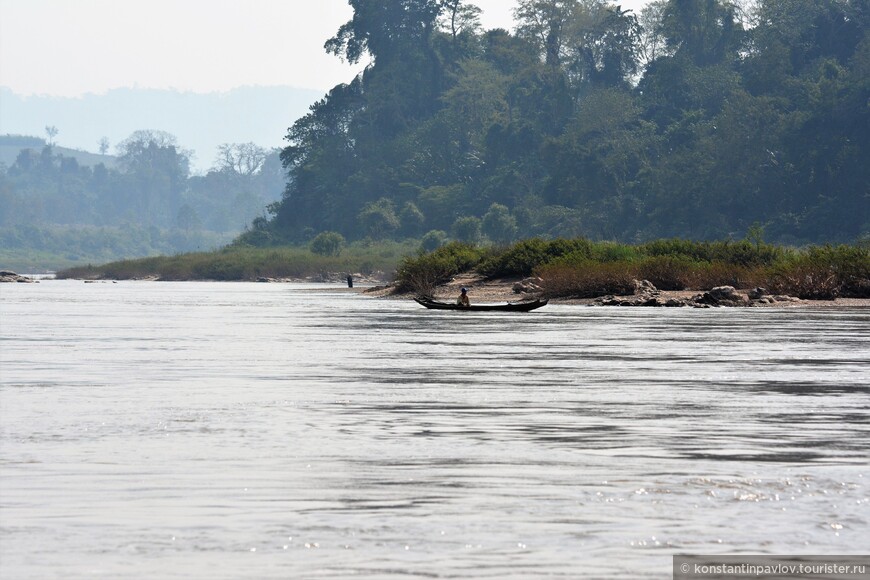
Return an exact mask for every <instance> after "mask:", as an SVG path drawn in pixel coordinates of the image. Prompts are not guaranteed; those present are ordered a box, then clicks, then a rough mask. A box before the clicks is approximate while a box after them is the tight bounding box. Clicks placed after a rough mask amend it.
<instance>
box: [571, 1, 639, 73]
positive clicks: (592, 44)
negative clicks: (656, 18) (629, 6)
mask: <svg viewBox="0 0 870 580" xmlns="http://www.w3.org/2000/svg"><path fill="white" fill-rule="evenodd" d="M640 39H641V28H640V24H639V23H638V20H637V17H636V16H635V15H634V14H633V13H632V12H631V11H630V10H622V9H621V8H620V7H619V6H616V7H612V6H609V5H607V4H605V3H604V2H602V1H594V2H588V3H586V4H584V5H583V6H582V7H581V8H580V9H578V10H576V11H575V16H574V18H573V20H572V21H571V23H570V26H569V29H568V39H567V40H566V45H567V50H566V52H567V57H566V59H567V60H568V70H569V74H570V75H571V76H572V77H574V79H575V81H574V84H575V85H577V84H581V85H582V84H583V83H590V84H594V85H599V86H601V85H603V86H609V87H619V86H628V85H629V82H630V81H631V79H632V78H633V77H634V75H635V74H637V71H638V68H639V63H640Z"/></svg>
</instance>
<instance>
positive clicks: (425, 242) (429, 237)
mask: <svg viewBox="0 0 870 580" xmlns="http://www.w3.org/2000/svg"><path fill="white" fill-rule="evenodd" d="M446 243H447V232H445V231H442V230H430V231H428V232H426V235H424V236H423V238H422V239H421V240H420V249H421V250H423V251H424V252H434V251H435V250H437V249H438V248H440V247H441V246H443V245H444V244H446Z"/></svg>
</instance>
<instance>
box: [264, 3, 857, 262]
mask: <svg viewBox="0 0 870 580" xmlns="http://www.w3.org/2000/svg"><path fill="white" fill-rule="evenodd" d="M461 4H462V3H460V2H454V1H450V2H438V1H436V0H401V1H397V2H376V1H374V0H353V1H352V2H351V5H352V7H353V9H354V15H353V18H352V20H351V21H349V22H348V23H347V24H345V25H344V26H342V27H341V28H340V29H339V30H338V32H337V34H336V35H335V37H334V38H333V39H331V40H330V41H328V43H327V49H328V50H329V51H330V52H333V53H335V54H338V55H341V56H343V57H344V58H347V59H349V60H350V61H352V62H353V61H356V60H357V59H359V58H361V57H362V56H363V55H364V54H365V53H368V54H369V55H370V56H372V57H373V62H372V64H371V66H369V67H368V68H367V69H366V71H365V72H364V73H362V74H361V75H359V76H358V77H357V78H355V79H354V80H353V81H352V82H351V83H349V84H347V85H339V86H337V87H335V88H334V89H333V90H332V91H330V93H329V94H328V95H327V97H326V98H325V99H324V100H323V101H321V102H318V103H316V104H315V105H314V106H313V107H312V109H311V113H310V114H309V115H308V116H306V117H305V118H304V119H300V120H299V121H298V122H297V123H296V124H294V126H293V127H292V128H291V130H290V133H289V134H288V140H289V142H290V146H288V147H287V148H286V149H285V150H284V152H283V153H282V159H283V160H284V162H285V167H286V169H287V170H288V171H289V173H290V176H291V178H292V181H291V183H290V184H289V185H288V190H287V195H286V196H285V198H284V200H283V201H282V202H281V203H280V204H279V206H278V208H277V211H276V216H275V218H274V220H272V222H270V225H269V229H270V232H271V234H272V239H274V240H285V239H300V237H301V232H302V231H303V230H304V228H307V227H310V228H315V229H322V228H324V227H328V228H329V229H332V230H335V231H340V232H341V233H342V234H343V235H346V236H347V237H348V238H349V239H359V238H361V237H365V236H371V237H374V238H384V239H386V238H389V237H394V236H395V237H401V236H410V235H414V236H416V235H419V234H420V232H424V231H428V230H433V229H439V230H446V231H451V228H452V227H453V225H454V223H456V222H457V220H459V219H462V218H465V217H467V216H483V223H482V228H483V234H484V235H486V236H487V237H488V238H489V239H491V240H492V241H494V242H495V243H497V244H505V243H509V242H510V241H511V240H512V239H514V238H515V237H516V236H518V235H521V236H526V237H534V236H541V237H546V238H557V237H576V236H581V235H582V236H586V237H589V238H590V239H596V240H612V241H614V242H627V241H631V242H643V241H645V240H653V239H660V238H670V237H682V238H691V239H697V240H715V239H719V240H724V239H730V238H734V237H735V236H740V235H742V234H743V233H744V232H746V233H747V234H748V237H747V242H748V244H749V245H752V246H755V252H754V253H750V252H749V251H748V250H744V248H742V247H740V246H737V247H730V248H719V249H722V250H724V254H723V257H722V258H721V259H722V260H723V261H725V262H733V263H735V264H737V263H739V264H742V265H744V266H746V267H747V268H751V267H754V266H755V265H762V264H766V263H769V262H770V260H771V259H776V258H777V256H774V255H767V256H765V255H763V253H764V247H765V241H766V240H769V241H775V242H777V243H787V244H790V245H806V244H809V243H825V242H837V243H843V242H852V241H854V240H856V239H857V238H858V237H859V236H861V235H862V234H865V233H866V231H867V224H868V218H867V210H866V207H867V191H868V190H867V183H870V164H867V163H865V162H864V159H866V158H868V157H870V133H868V132H867V131H866V129H865V128H866V127H867V126H868V123H870V110H868V109H867V107H866V106H865V105H866V100H867V90H868V87H867V78H868V74H867V72H868V70H870V64H868V63H870V40H867V38H866V27H867V20H866V15H865V14H864V12H862V9H861V8H860V7H859V5H860V4H861V3H856V2H849V1H846V0H822V1H820V2H812V1H810V0H787V1H784V0H759V1H758V2H755V3H750V4H749V5H748V8H747V9H748V10H749V11H748V12H746V13H739V14H738V12H737V11H736V8H735V6H736V4H734V3H731V2H725V1H724V0H697V1H683V0H680V1H670V2H662V3H657V4H654V5H653V4H651V5H650V6H649V7H648V8H649V9H648V10H645V11H644V13H643V17H642V18H643V24H644V30H641V28H640V22H639V21H638V19H637V18H635V15H634V14H633V13H631V12H630V11H626V10H622V9H621V8H619V7H616V6H614V5H608V4H606V3H603V2H597V1H596V2H580V1H577V0H548V1H546V2H544V1H538V0H523V1H522V2H520V3H519V4H518V7H517V11H516V16H517V18H518V23H517V24H518V26H517V28H516V32H515V33H513V34H511V33H508V32H506V31H480V30H479V28H477V27H476V26H475V24H474V14H471V13H469V14H466V15H464V16H463V15H462V14H461V12H462V10H461V8H462V6H461ZM455 16H460V18H459V20H456V19H455V18H454V17H455ZM457 22H458V23H459V24H458V26H457ZM744 22H752V23H753V25H752V26H751V27H744ZM439 24H440V27H439ZM644 65H645V66H644ZM385 199H386V200H389V201H390V202H392V203H393V212H394V213H395V212H396V211H397V209H396V208H402V209H401V210H400V214H399V218H400V222H401V223H400V225H399V226H396V227H394V226H395V223H394V222H393V220H392V219H390V217H389V214H390V212H389V211H388V208H387V205H386V202H385V201H384V200H385ZM407 203H413V204H414V205H415V206H416V207H417V208H418V209H419V210H420V212H421V213H422V214H423V216H424V217H423V220H424V221H423V222H422V223H420V219H419V215H418V214H417V213H416V212H405V209H404V208H406V207H407V206H406V204H407ZM372 204H374V205H372ZM492 208H498V210H497V211H491V210H492ZM501 208H505V209H501ZM361 210H362V211H363V213H364V215H365V220H363V219H362V216H361V215H360V211H361ZM411 216H413V218H412V217H411ZM406 217H408V219H406ZM510 218H513V219H514V220H515V222H516V223H515V225H516V228H517V230H516V233H514V229H513V225H514V224H511V223H510ZM753 224H763V231H760V230H758V229H753ZM758 227H761V226H760V225H759V226H758ZM472 234H473V232H472ZM759 234H760V235H759ZM453 235H454V237H457V238H458V239H463V240H467V241H471V242H476V238H475V236H474V235H468V234H467V233H463V234H461V235H458V234H457V232H455V231H454V232H453ZM722 244H724V242H722ZM709 250H710V251H713V250H714V249H712V248H710V249H709ZM603 251H607V252H611V254H612V256H611V259H614V260H621V259H632V260H636V259H637V256H635V257H632V256H619V255H618V253H619V251H621V250H619V249H618V248H608V249H605V250H603ZM693 251H694V250H693ZM739 254H742V256H740V255H739ZM687 255H688V254H687ZM692 259H695V258H694V257H693V258H692Z"/></svg>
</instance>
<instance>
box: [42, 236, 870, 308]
mask: <svg viewBox="0 0 870 580" xmlns="http://www.w3.org/2000/svg"><path fill="white" fill-rule="evenodd" d="M347 275H352V276H353V277H354V279H355V280H357V281H358V282H368V283H381V284H386V285H382V286H379V287H377V290H376V291H375V292H374V293H376V294H378V295H382V296H386V295H399V296H405V295H416V294H422V295H430V296H434V295H436V294H442V295H443V294H444V293H445V292H447V293H452V292H453V291H454V290H455V288H454V286H456V285H457V284H465V285H471V286H473V287H475V288H476V289H477V292H476V294H477V296H478V300H480V299H486V298H487V297H490V298H497V299H509V298H511V297H513V298H512V299H514V300H515V299H517V297H518V296H517V295H519V297H520V298H522V297H531V296H544V297H547V298H550V299H552V300H556V301H569V302H570V301H587V300H591V299H596V298H597V299H599V300H598V301H597V303H605V304H608V303H609V304H614V305H640V304H641V303H642V302H643V301H638V300H635V301H634V303H632V302H631V301H625V300H610V302H607V301H606V300H603V299H602V297H608V298H609V297H614V296H640V297H641V298H644V299H651V298H653V297H661V303H660V304H656V301H654V300H646V302H647V305H665V304H664V302H665V301H666V299H671V298H675V297H678V298H679V299H685V298H687V296H688V295H689V294H692V293H695V292H708V291H710V290H712V289H714V288H718V287H729V286H730V287H733V288H738V289H753V290H754V293H755V295H757V296H759V297H762V296H766V297H769V298H770V299H769V300H768V301H769V302H771V303H772V302H775V300H773V297H775V296H779V297H790V298H791V299H793V300H794V299H799V300H809V301H831V300H835V299H838V298H848V299H868V298H870V248H868V247H866V246H864V245H857V246H850V245H838V246H810V247H807V248H801V249H795V248H789V247H784V246H778V245H773V244H767V243H764V242H761V241H749V240H742V241H736V242H735V241H716V242H696V241H688V240H680V239H670V240H657V241H652V242H647V243H643V244H621V243H616V242H593V241H589V240H586V239H583V238H578V239H556V240H543V239H540V238H533V239H527V240H523V241H520V242H516V243H514V244H512V245H510V246H505V247H492V246H490V247H480V246H473V245H469V244H463V243H459V242H451V243H448V244H446V245H444V246H442V247H440V248H438V249H436V250H434V251H430V252H423V251H421V250H419V249H418V248H417V247H416V245H415V244H414V243H413V242H411V241H408V242H404V243H398V242H382V243H371V242H370V243H358V244H351V245H350V246H348V247H346V248H344V249H343V250H342V251H340V252H334V253H333V254H332V255H322V254H315V253H313V252H311V251H310V249H308V248H304V247H281V248H248V247H228V248H224V249H222V250H219V251H215V252H198V253H190V254H180V255H177V256H168V257H156V258H141V259H136V260H124V261H119V262H111V263H109V264H105V265H102V266H90V265H89V266H85V267H77V268H70V269H67V270H63V271H61V272H58V274H57V277H58V278H60V279H65V278H73V279H84V280H110V279H111V280H132V279H146V280H172V281H183V280H217V281H261V282H268V281H298V280H309V281H311V280H314V281H333V282H340V281H342V280H344V278H345V277H346V276H347ZM641 282H645V283H646V284H641ZM487 289H488V290H487ZM651 292H654V293H655V294H654V295H652V294H650V293H651ZM708 294H709V292H708ZM695 298H699V299H701V300H702V301H703V300H704V298H703V295H699V296H696V297H695ZM707 300H709V296H708V298H707ZM735 300H737V299H736V297H735ZM743 302H746V300H745V299H743ZM721 303H722V304H725V303H727V300H724V301H721ZM673 305H677V304H673ZM734 305H736V302H735V304H734Z"/></svg>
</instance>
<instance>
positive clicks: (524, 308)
mask: <svg viewBox="0 0 870 580" xmlns="http://www.w3.org/2000/svg"><path fill="white" fill-rule="evenodd" d="M414 300H416V301H417V303H418V304H421V305H423V306H425V307H426V308H429V309H432V310H472V311H476V312H479V311H490V310H496V311H503V312H528V311H530V310H534V309H535V308H540V307H541V306H546V305H547V302H548V300H546V299H543V300H542V299H536V300H529V301H526V302H508V303H507V304H472V305H471V306H460V305H458V304H453V303H450V302H439V301H438V300H433V299H432V298H427V297H425V296H417V297H416V298H414Z"/></svg>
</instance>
